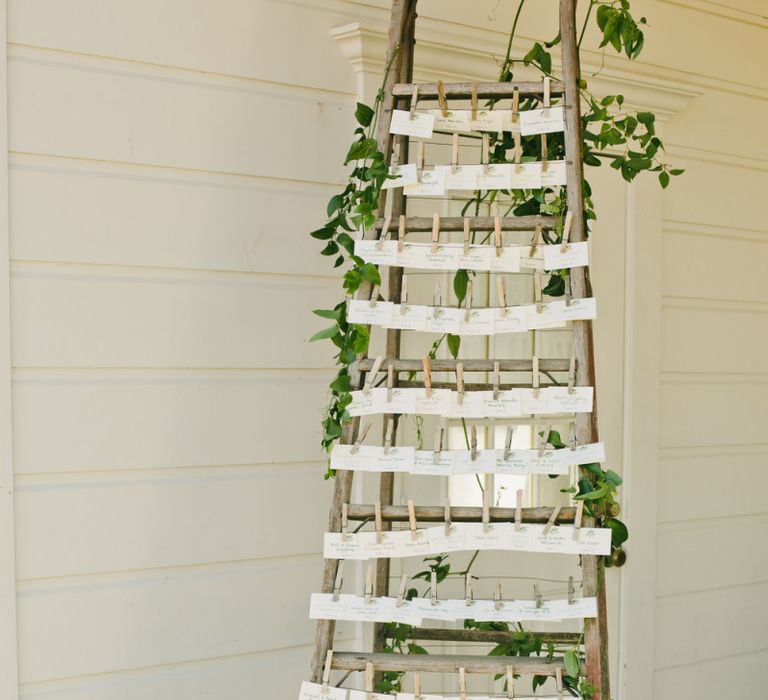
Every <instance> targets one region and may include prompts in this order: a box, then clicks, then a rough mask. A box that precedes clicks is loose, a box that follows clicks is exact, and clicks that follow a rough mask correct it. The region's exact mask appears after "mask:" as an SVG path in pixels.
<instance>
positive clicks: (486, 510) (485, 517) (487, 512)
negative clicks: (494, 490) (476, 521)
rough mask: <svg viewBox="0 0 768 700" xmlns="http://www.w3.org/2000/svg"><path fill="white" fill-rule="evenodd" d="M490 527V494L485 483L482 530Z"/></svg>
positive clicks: (484, 530)
mask: <svg viewBox="0 0 768 700" xmlns="http://www.w3.org/2000/svg"><path fill="white" fill-rule="evenodd" d="M490 529H491V494H490V489H489V488H488V486H487V484H486V487H485V489H483V532H488V531H489V530H490Z"/></svg>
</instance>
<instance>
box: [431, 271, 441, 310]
mask: <svg viewBox="0 0 768 700" xmlns="http://www.w3.org/2000/svg"><path fill="white" fill-rule="evenodd" d="M441 298H442V296H441V294H440V280H437V281H436V282H435V293H434V294H433V295H432V318H437V315H438V314H439V313H440V301H441Z"/></svg>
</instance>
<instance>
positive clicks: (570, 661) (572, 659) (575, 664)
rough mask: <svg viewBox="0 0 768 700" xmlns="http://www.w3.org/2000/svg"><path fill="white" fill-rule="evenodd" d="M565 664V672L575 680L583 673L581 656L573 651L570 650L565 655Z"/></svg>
mask: <svg viewBox="0 0 768 700" xmlns="http://www.w3.org/2000/svg"><path fill="white" fill-rule="evenodd" d="M563 662H564V663H565V672H566V673H567V674H568V675H569V676H572V677H573V678H578V677H579V673H580V672H581V664H580V663H579V655H578V654H577V653H576V652H575V651H574V650H573V649H569V650H568V651H566V652H565V654H564V655H563Z"/></svg>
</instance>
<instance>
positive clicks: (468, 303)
mask: <svg viewBox="0 0 768 700" xmlns="http://www.w3.org/2000/svg"><path fill="white" fill-rule="evenodd" d="M471 315H472V280H468V281H467V293H466V295H465V296H464V320H465V321H466V322H469V319H470V318H471Z"/></svg>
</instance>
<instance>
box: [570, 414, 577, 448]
mask: <svg viewBox="0 0 768 700" xmlns="http://www.w3.org/2000/svg"><path fill="white" fill-rule="evenodd" d="M577 444H578V443H577V440H576V421H573V420H572V421H571V422H570V423H569V424H568V447H570V448H571V450H575V449H576V446H577Z"/></svg>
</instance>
